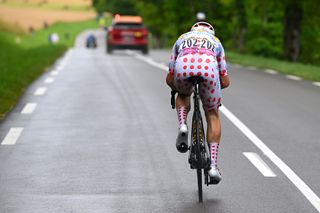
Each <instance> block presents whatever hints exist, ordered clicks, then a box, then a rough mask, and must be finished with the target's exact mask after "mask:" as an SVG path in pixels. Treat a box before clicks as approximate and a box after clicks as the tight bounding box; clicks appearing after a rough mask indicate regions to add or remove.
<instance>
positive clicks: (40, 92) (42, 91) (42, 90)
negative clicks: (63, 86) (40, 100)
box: [34, 87, 47, 96]
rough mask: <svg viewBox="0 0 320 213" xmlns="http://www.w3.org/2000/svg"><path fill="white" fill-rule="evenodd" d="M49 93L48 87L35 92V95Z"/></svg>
mask: <svg viewBox="0 0 320 213" xmlns="http://www.w3.org/2000/svg"><path fill="white" fill-rule="evenodd" d="M46 91H47V88H46V87H39V88H38V89H37V90H36V91H35V92H34V95H38V96H40V95H44V94H45V93H46Z"/></svg>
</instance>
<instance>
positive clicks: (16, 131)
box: [1, 127, 23, 145]
mask: <svg viewBox="0 0 320 213" xmlns="http://www.w3.org/2000/svg"><path fill="white" fill-rule="evenodd" d="M22 131H23V128H22V127H15V128H11V129H10V130H9V132H8V134H7V135H6V137H5V138H4V139H3V141H2V142H1V145H14V144H16V143H17V141H18V139H19V137H20V135H21V133H22Z"/></svg>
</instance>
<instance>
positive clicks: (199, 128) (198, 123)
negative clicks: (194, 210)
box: [196, 112, 203, 203]
mask: <svg viewBox="0 0 320 213" xmlns="http://www.w3.org/2000/svg"><path fill="white" fill-rule="evenodd" d="M201 131H202V123H201V117H200V113H199V112H197V116H196V138H197V145H196V147H197V149H196V151H197V152H196V156H197V159H198V165H197V179H198V196H199V203H202V194H203V193H202V156H201V144H200V134H202V133H201Z"/></svg>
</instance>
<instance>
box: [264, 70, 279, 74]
mask: <svg viewBox="0 0 320 213" xmlns="http://www.w3.org/2000/svg"><path fill="white" fill-rule="evenodd" d="M264 71H265V72H266V73H269V74H272V75H276V74H278V72H277V71H275V70H272V69H265V70H264Z"/></svg>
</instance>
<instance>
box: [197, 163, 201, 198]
mask: <svg viewBox="0 0 320 213" xmlns="http://www.w3.org/2000/svg"><path fill="white" fill-rule="evenodd" d="M197 179H198V197H199V203H202V169H199V168H198V169H197Z"/></svg>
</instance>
